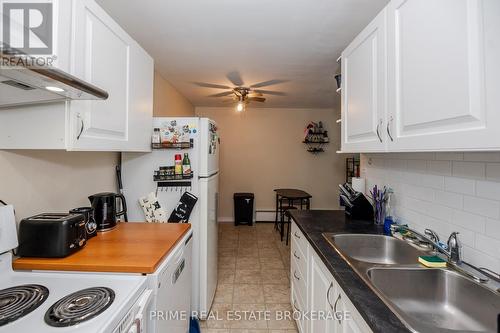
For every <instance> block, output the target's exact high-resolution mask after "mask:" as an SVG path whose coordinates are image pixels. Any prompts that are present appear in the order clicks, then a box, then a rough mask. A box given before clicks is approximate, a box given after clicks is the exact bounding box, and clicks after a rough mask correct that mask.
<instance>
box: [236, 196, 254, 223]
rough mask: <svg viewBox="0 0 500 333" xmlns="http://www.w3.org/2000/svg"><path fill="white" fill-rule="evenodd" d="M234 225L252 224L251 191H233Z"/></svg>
mask: <svg viewBox="0 0 500 333" xmlns="http://www.w3.org/2000/svg"><path fill="white" fill-rule="evenodd" d="M233 198H234V225H240V224H245V225H252V224H253V199H254V195H253V193H235V194H234V196H233Z"/></svg>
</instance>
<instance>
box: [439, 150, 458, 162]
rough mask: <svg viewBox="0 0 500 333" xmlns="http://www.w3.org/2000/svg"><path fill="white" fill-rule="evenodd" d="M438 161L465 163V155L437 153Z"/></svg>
mask: <svg viewBox="0 0 500 333" xmlns="http://www.w3.org/2000/svg"><path fill="white" fill-rule="evenodd" d="M435 159H436V160H438V161H463V159H464V153H455V152H444V153H441V152H440V153H436V158H435Z"/></svg>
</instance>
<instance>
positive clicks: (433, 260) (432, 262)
mask: <svg viewBox="0 0 500 333" xmlns="http://www.w3.org/2000/svg"><path fill="white" fill-rule="evenodd" d="M418 262H419V263H421V264H422V265H424V266H425V267H433V268H436V267H446V261H444V260H443V259H441V258H439V257H438V256H420V257H418Z"/></svg>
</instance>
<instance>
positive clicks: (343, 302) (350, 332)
mask: <svg viewBox="0 0 500 333" xmlns="http://www.w3.org/2000/svg"><path fill="white" fill-rule="evenodd" d="M336 297H337V299H336V304H337V311H340V312H342V313H343V314H345V316H344V315H343V316H342V317H338V319H336V321H335V325H336V332H337V333H373V331H372V330H371V329H370V327H369V326H368V324H366V322H365V321H364V319H363V317H361V315H360V314H359V312H358V310H356V308H355V307H354V305H353V304H352V303H351V301H350V300H349V298H347V296H346V294H345V293H344V291H343V290H342V289H341V288H340V287H338V288H337V296H336Z"/></svg>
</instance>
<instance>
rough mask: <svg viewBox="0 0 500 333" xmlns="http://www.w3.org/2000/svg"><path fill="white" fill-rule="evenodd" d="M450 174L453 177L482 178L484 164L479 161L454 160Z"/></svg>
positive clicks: (483, 175)
mask: <svg viewBox="0 0 500 333" xmlns="http://www.w3.org/2000/svg"><path fill="white" fill-rule="evenodd" d="M452 175H453V176H454V177H464V178H474V179H484V177H485V176H486V164H485V163H481V162H458V161H454V162H453V165H452Z"/></svg>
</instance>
